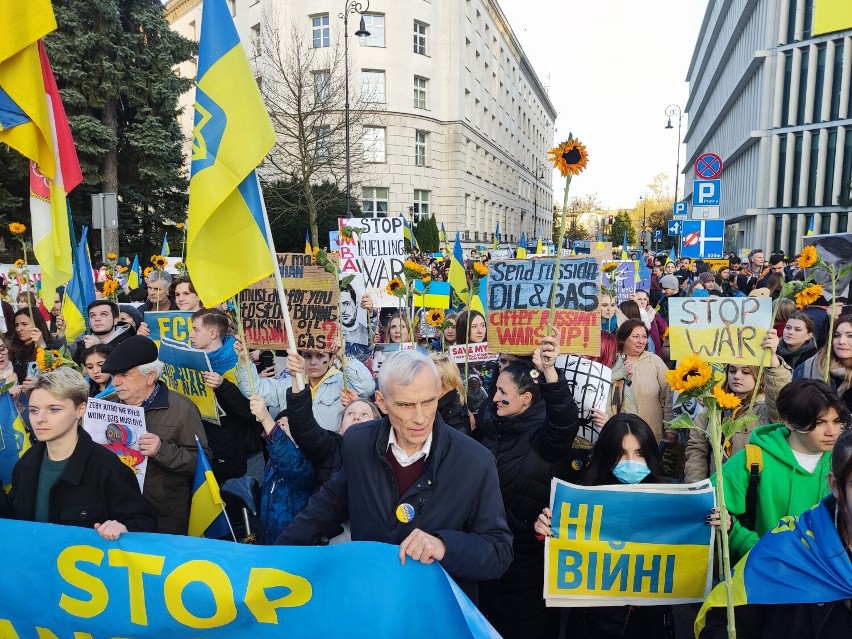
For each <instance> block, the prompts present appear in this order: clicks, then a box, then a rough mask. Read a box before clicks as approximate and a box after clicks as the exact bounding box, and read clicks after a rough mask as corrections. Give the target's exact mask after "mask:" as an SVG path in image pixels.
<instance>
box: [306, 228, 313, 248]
mask: <svg viewBox="0 0 852 639" xmlns="http://www.w3.org/2000/svg"><path fill="white" fill-rule="evenodd" d="M313 252H314V249H313V247H312V246H311V232H310V231H305V253H308V254H310V253H313Z"/></svg>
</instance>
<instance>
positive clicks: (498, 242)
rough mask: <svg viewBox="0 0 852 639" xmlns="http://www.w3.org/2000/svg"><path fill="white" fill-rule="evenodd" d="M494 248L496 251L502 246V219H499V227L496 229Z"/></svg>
mask: <svg viewBox="0 0 852 639" xmlns="http://www.w3.org/2000/svg"><path fill="white" fill-rule="evenodd" d="M492 248H493V249H494V250H495V251H496V250H497V249H498V248H500V221H499V220H498V221H497V229H496V230H495V231H494V244H493V245H492Z"/></svg>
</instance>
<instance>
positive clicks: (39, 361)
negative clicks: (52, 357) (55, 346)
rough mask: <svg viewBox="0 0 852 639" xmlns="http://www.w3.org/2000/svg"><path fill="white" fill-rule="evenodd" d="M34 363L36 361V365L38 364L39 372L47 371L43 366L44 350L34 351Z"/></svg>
mask: <svg viewBox="0 0 852 639" xmlns="http://www.w3.org/2000/svg"><path fill="white" fill-rule="evenodd" d="M35 361H36V364H38V369H39V370H40V371H43V370H47V369H46V368H45V364H44V349H43V348H38V349H36V356H35Z"/></svg>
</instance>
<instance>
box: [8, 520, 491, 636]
mask: <svg viewBox="0 0 852 639" xmlns="http://www.w3.org/2000/svg"><path fill="white" fill-rule="evenodd" d="M0 543H2V544H3V546H4V547H6V548H38V552H31V553H20V552H18V553H9V554H8V556H7V557H6V560H5V562H4V573H5V574H6V578H4V579H2V580H0V636H2V637H19V638H20V639H30V638H32V639H35V638H36V637H39V638H41V637H57V638H59V639H66V638H68V639H71V638H72V637H80V636H89V637H93V638H96V639H106V638H109V637H134V638H135V639H147V638H149V637H151V638H157V639H161V638H162V637H169V638H172V639H178V638H188V637H205V639H233V638H234V637H252V639H267V638H269V639H272V638H275V639H280V637H287V638H288V639H300V638H302V637H304V638H310V639H316V638H321V637H350V638H358V637H364V638H365V639H366V638H370V639H373V638H375V637H398V636H404V637H406V639H418V638H421V637H422V638H423V639H433V638H434V637H435V636H436V633H437V635H439V636H441V637H447V638H477V639H478V638H485V637H494V638H497V637H499V635H497V633H496V632H495V631H494V630H493V629H492V628H491V626H490V625H489V624H488V622H487V621H486V620H485V619H484V618H483V617H482V615H481V614H480V613H479V611H478V610H477V609H476V607H475V606H473V604H471V602H470V601H469V600H468V599H467V598H466V597H465V595H464V594H463V593H462V592H461V591H460V590H459V589H458V587H457V586H456V585H455V584H454V583H453V581H452V579H451V578H450V577H449V576H447V574H446V573H445V572H444V571H443V569H442V568H441V567H440V565H439V564H437V563H434V564H431V565H428V566H427V565H425V564H421V563H419V562H417V561H413V560H411V559H409V560H408V561H406V563H405V565H404V566H402V565H400V563H399V558H398V553H399V547H398V546H390V545H386V544H378V543H363V542H362V543H359V542H353V543H348V544H339V545H333V546H327V547H308V548H296V547H284V546H249V545H242V544H235V543H231V542H226V541H216V540H212V539H196V538H190V537H178V536H173V535H156V534H145V533H126V534H124V535H122V536H121V538H120V539H119V540H117V541H110V542H107V541H104V540H102V539H101V538H100V536H99V535H98V534H97V533H96V532H95V531H94V530H87V529H84V528H75V527H68V526H57V525H52V524H35V523H29V522H18V521H3V520H0ZM76 633H81V634H76ZM82 633H87V634H82Z"/></svg>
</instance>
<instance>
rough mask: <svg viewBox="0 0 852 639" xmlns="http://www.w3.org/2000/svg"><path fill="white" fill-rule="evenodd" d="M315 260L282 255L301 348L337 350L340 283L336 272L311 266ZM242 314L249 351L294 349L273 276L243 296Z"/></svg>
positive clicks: (288, 298)
mask: <svg viewBox="0 0 852 639" xmlns="http://www.w3.org/2000/svg"><path fill="white" fill-rule="evenodd" d="M310 258H311V256H310V255H306V254H303V253H280V254H279V255H278V264H279V267H280V268H281V276H282V277H281V279H282V282H283V284H284V292H285V294H286V295H287V305H288V308H289V310H290V320H291V322H292V324H293V334H294V338H295V341H296V347H297V348H304V349H310V350H319V351H325V350H332V349H333V348H334V340H335V338H336V337H337V311H338V306H337V302H338V295H339V284H338V281H337V277H336V276H335V275H334V274H333V273H329V272H328V271H326V270H324V269H323V268H321V267H319V266H311V265H310ZM285 273H286V275H285ZM240 313H241V314H242V318H243V327H244V328H245V333H246V341H247V342H248V347H249V348H261V349H270V350H286V349H287V348H288V346H287V333H286V331H285V330H284V316H283V315H282V314H281V304H280V303H279V301H278V291H277V290H276V287H275V280H274V279H273V278H271V277H269V278H266V279H263V280H261V281H259V282H257V283H255V284H252V285H251V286H250V287H249V288H247V289H245V290H243V291H241V292H240Z"/></svg>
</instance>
